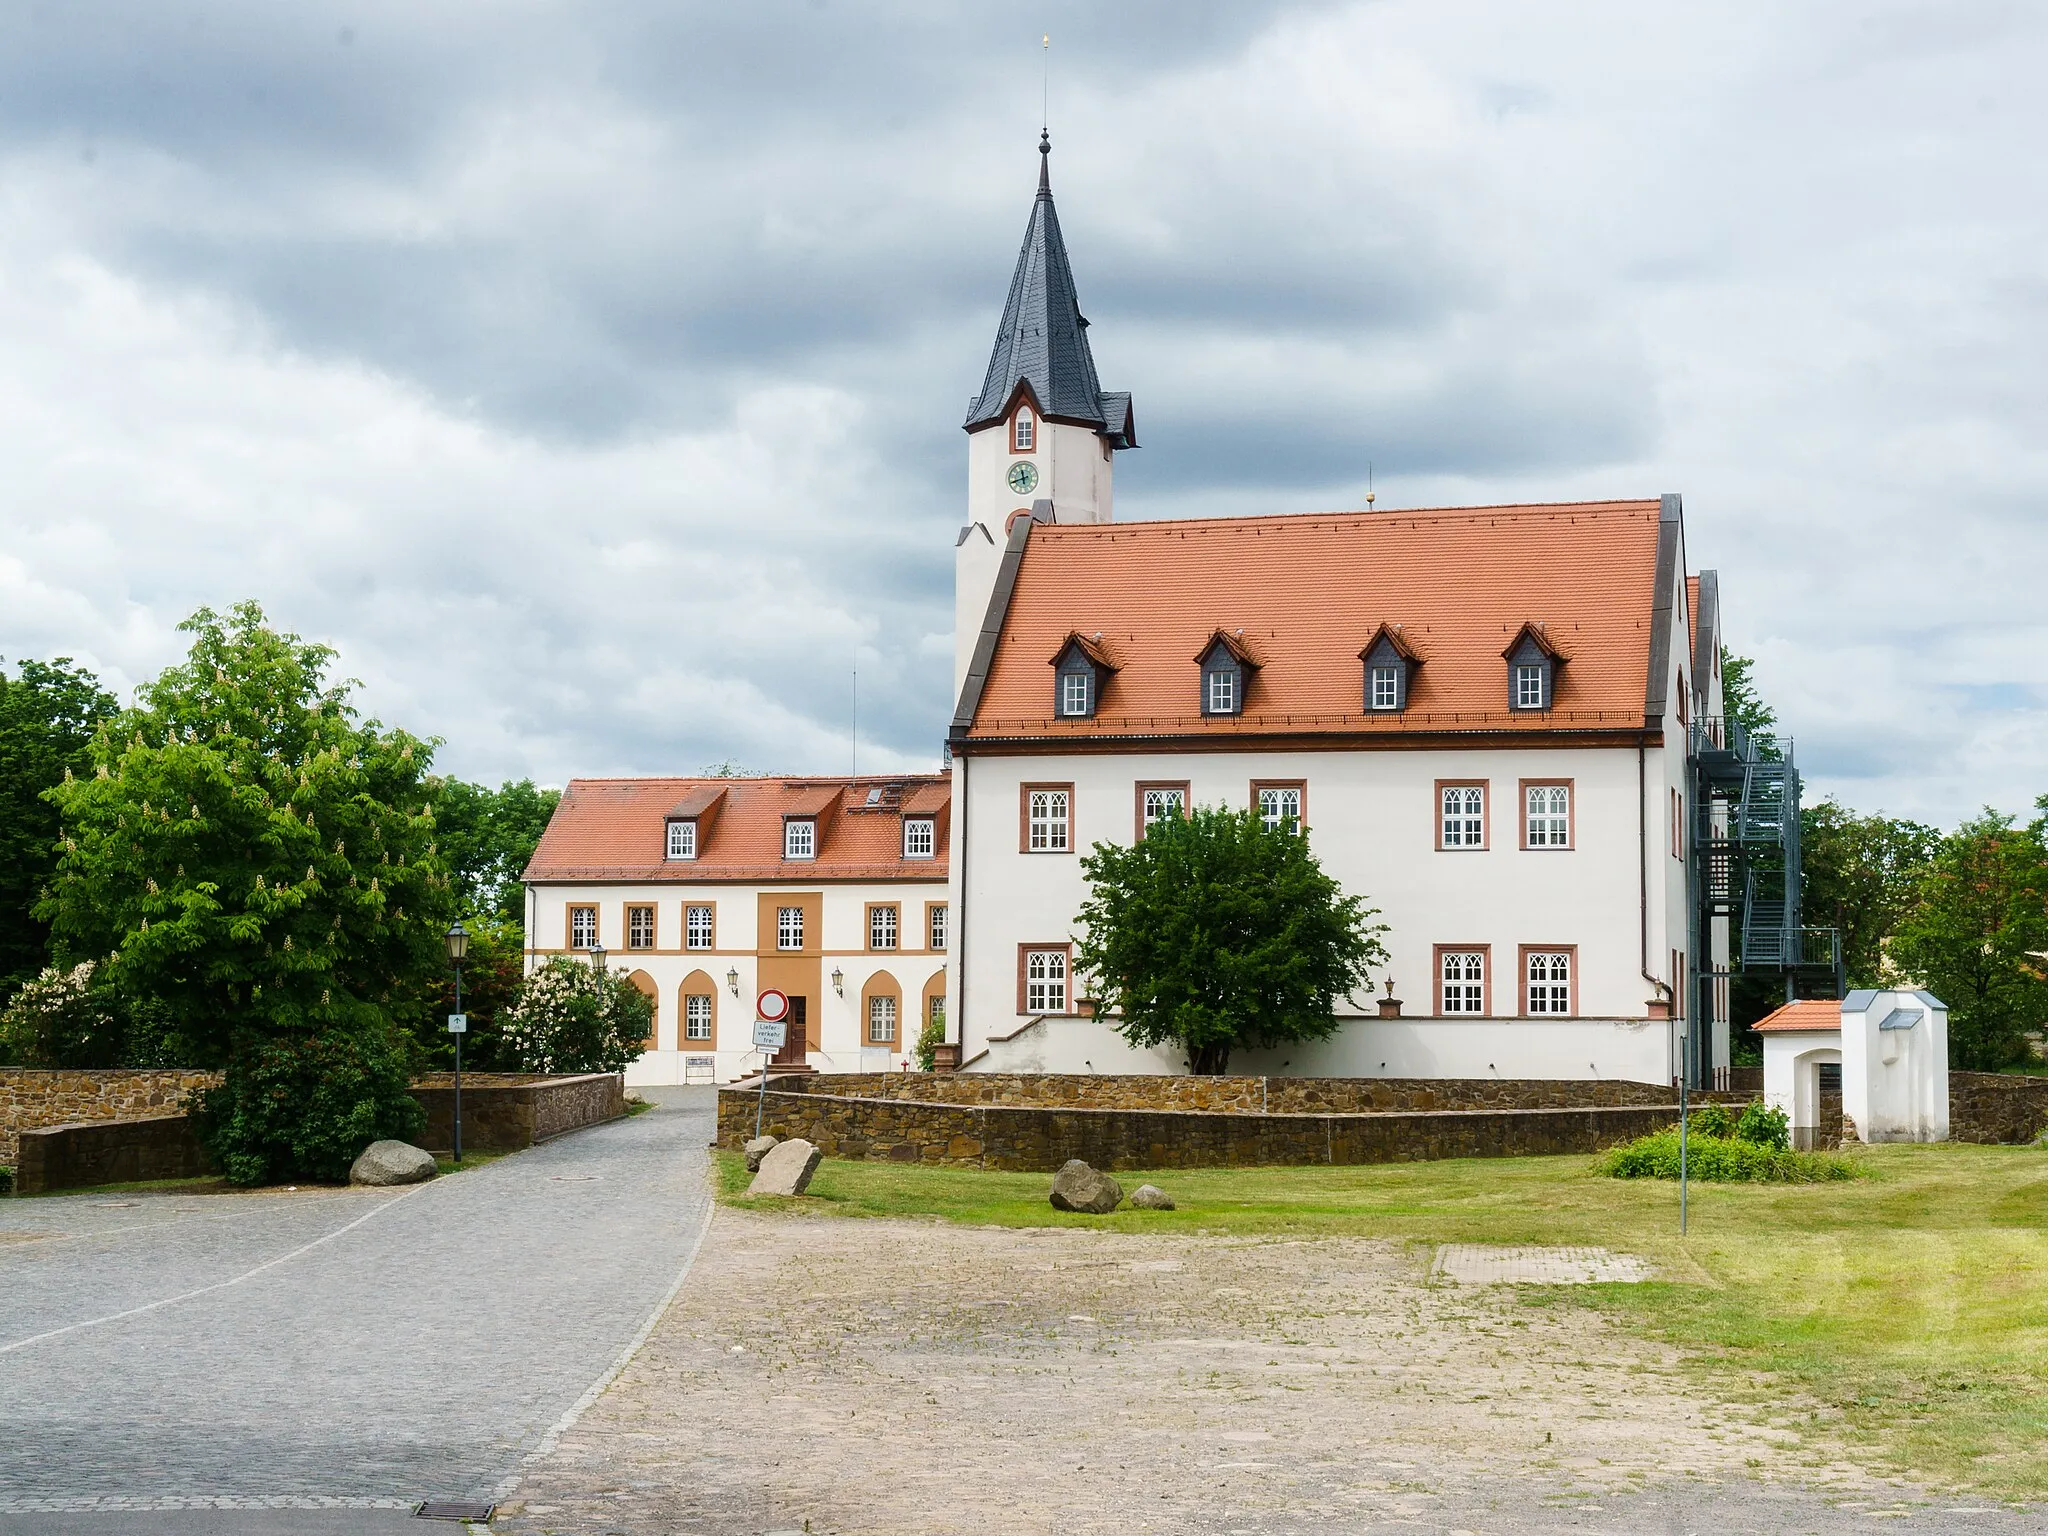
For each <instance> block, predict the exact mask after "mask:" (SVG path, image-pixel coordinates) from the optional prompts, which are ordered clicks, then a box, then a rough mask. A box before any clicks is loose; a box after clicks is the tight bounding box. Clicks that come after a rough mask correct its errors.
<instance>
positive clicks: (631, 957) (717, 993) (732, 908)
mask: <svg viewBox="0 0 2048 1536" xmlns="http://www.w3.org/2000/svg"><path fill="white" fill-rule="evenodd" d="M764 892H769V893H780V894H786V895H801V894H817V895H818V896H820V898H821V905H820V916H821V918H822V922H823V934H822V936H821V941H820V948H821V953H820V954H819V955H818V963H819V978H820V986H819V988H818V997H817V1000H816V1002H815V1004H814V1007H815V1010H816V1011H815V1013H814V1016H813V1020H812V1022H813V1025H814V1031H813V1032H814V1033H815V1034H816V1036H817V1039H818V1049H817V1050H815V1051H813V1052H811V1055H810V1061H811V1065H813V1066H814V1067H816V1068H818V1070H820V1071H823V1072H860V1071H878V1070H882V1069H883V1068H884V1067H887V1068H891V1069H893V1068H895V1067H897V1066H899V1065H900V1064H901V1062H902V1060H903V1058H904V1057H905V1056H906V1055H908V1054H909V1053H910V1047H911V1046H912V1045H913V1044H914V1043H915V1041H916V1039H917V1031H918V1029H919V1028H920V1027H921V1025H922V1017H921V1009H922V1006H923V1003H922V1000H923V995H924V989H925V984H926V982H927V981H929V980H930V978H931V977H932V976H933V975H935V974H938V973H940V972H941V971H942V970H943V968H944V966H945V961H946V956H945V955H944V954H943V953H941V952H938V951H934V950H932V949H930V948H928V947H927V941H928V937H929V935H928V930H927V927H926V911H925V908H926V906H927V904H928V903H936V902H944V901H945V900H946V899H947V898H946V887H945V885H944V884H942V883H941V882H940V881H938V880H937V879H932V880H916V881H910V880H903V881H868V882H858V883H844V882H842V883H833V882H828V881H820V882H816V883H811V884H806V883H803V882H797V881H788V882H777V883H774V884H723V883H705V884H701V885H682V884H669V883H666V882H663V883H659V884H656V883H649V884H644V885H624V884H594V883H593V884H585V885H538V886H532V887H529V889H528V897H527V902H528V912H529V914H530V917H529V921H530V925H531V926H530V927H529V930H528V933H527V954H526V965H527V968H528V969H529V970H531V969H532V968H533V967H534V966H536V965H538V964H540V963H541V961H542V960H544V959H545V958H546V957H547V956H548V955H550V954H560V953H566V952H567V951H566V947H565V946H566V944H567V935H568V909H569V908H570V907H571V906H595V907H596V908H597V909H598V937H599V938H600V939H601V940H602V941H603V943H604V946H605V950H606V956H605V963H606V965H607V967H608V968H610V969H611V970H613V971H616V972H619V973H620V974H627V973H630V972H633V971H644V972H645V973H646V974H647V975H648V977H649V978H650V979H651V980H652V981H653V982H654V985H655V989H656V996H657V998H658V999H659V1002H660V1007H659V1012H658V1016H657V1018H656V1021H655V1028H656V1041H657V1044H656V1047H655V1049H653V1050H651V1051H648V1052H646V1053H645V1054H644V1055H642V1056H641V1058H640V1059H639V1060H638V1061H636V1062H635V1063H633V1064H632V1065H631V1066H629V1067H628V1068H627V1069H626V1081H627V1082H628V1083H631V1084H634V1085H636V1086H643V1085H644V1086H654V1085H663V1084H670V1083H680V1082H684V1081H686V1080H694V1079H693V1077H692V1074H691V1072H690V1070H689V1068H688V1065H687V1063H688V1062H689V1061H690V1060H691V1059H693V1058H694V1059H698V1060H701V1059H702V1058H705V1057H709V1058H711V1059H712V1061H713V1063H714V1065H713V1066H712V1068H711V1073H710V1080H713V1081H717V1082H731V1081H732V1080H733V1079H735V1078H739V1077H743V1076H746V1075H747V1074H748V1073H750V1072H752V1071H753V1070H754V1069H755V1068H756V1067H758V1066H759V1065H760V1062H761V1056H760V1054H759V1053H757V1052H756V1051H754V1050H753V1048H752V1044H751V1033H752V1028H753V1019H754V1009H753V1003H754V998H755V996H756V994H757V993H758V992H759V990H760V975H759V968H758V963H757V960H758V954H757V951H758V949H759V946H760V935H759V933H758V931H757V928H758V920H759V911H760V899H759V898H760V896H761V895H762V893H764ZM707 902H708V903H710V904H711V905H712V906H713V907H714V908H715V909H716V913H717V926H716V934H715V945H714V947H713V948H712V949H709V950H686V949H684V948H683V947H682V945H683V908H684V907H685V906H689V905H696V904H701V903H707ZM875 902H893V903H896V904H897V905H898V906H900V907H901V909H902V916H901V929H900V932H899V935H898V947H897V949H895V950H894V951H888V952H881V951H871V950H869V949H868V948H867V939H868V934H867V912H868V906H869V904H870V903H875ZM642 905H652V906H653V907H654V908H655V914H656V915H655V947H654V949H652V950H628V949H627V948H626V908H627V907H628V906H642ZM835 967H836V968H838V970H839V971H840V973H841V976H842V982H843V991H842V990H835V989H834V987H833V986H832V983H831V975H832V971H833V969H834V968H835ZM700 970H701V971H703V972H704V973H705V974H706V975H707V976H709V977H710V978H711V980H712V982H713V983H714V992H713V996H714V999H715V1006H714V1015H713V1017H714V1025H715V1035H716V1038H715V1040H714V1041H713V1044H712V1046H711V1048H709V1049H706V1048H704V1047H701V1046H699V1045H696V1044H694V1043H692V1042H689V1041H684V1040H681V1039H680V1032H681V1030H682V985H683V982H684V980H685V979H686V978H687V977H688V976H690V974H691V973H692V972H695V971H700ZM880 971H887V972H888V973H889V975H890V977H891V978H892V979H893V980H894V981H895V982H896V983H897V991H898V996H899V998H900V1001H901V1006H900V1008H899V1010H898V1016H897V1039H896V1044H895V1046H894V1048H892V1049H874V1048H870V1047H868V1045H867V1043H866V1041H865V1039H864V1034H865V1022H866V1021H865V1020H864V1019H863V1018H862V1017H861V998H862V997H863V996H864V995H865V994H866V991H867V984H868V982H869V980H870V979H871V978H872V977H873V976H874V975H875V974H876V973H877V972H880ZM734 973H737V978H738V980H737V989H736V990H735V988H734V986H733V985H732V983H731V982H729V980H728V978H729V977H730V976H732V975H733V974H734Z"/></svg>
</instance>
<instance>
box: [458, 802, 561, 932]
mask: <svg viewBox="0 0 2048 1536" xmlns="http://www.w3.org/2000/svg"><path fill="white" fill-rule="evenodd" d="M561 798H562V792H561V791H560V790H559V789H538V788H536V787H535V786H534V782H533V780H531V779H521V780H519V781H518V782H517V783H512V782H509V781H508V782H506V783H504V784H501V785H499V786H498V787H497V788H496V789H489V788H486V787H485V786H484V785H482V784H471V783H468V782H466V781H465V780H462V779H439V780H436V781H435V796H434V828H435V831H436V832H437V834H438V835H439V838H440V843H441V854H442V857H443V858H444V859H445V860H446V861H447V864H448V871H449V873H450V875H452V876H453V877H454V880H455V892H456V897H457V899H458V901H459V902H460V903H461V905H462V910H463V915H464V917H465V919H470V918H484V917H488V918H490V919H492V920H494V921H497V922H501V923H515V924H521V925H523V924H524V922H525V910H524V901H525V895H526V888H525V886H524V885H523V884H522V883H521V876H522V875H523V874H524V873H525V871H526V866H527V863H528V861H529V860H531V859H532V858H533V850H534V849H535V848H537V847H539V846H540V835H541V833H543V832H545V831H546V830H547V827H548V818H549V817H551V816H553V815H554V814H555V805H556V802H558V801H559V800H560V799H561Z"/></svg>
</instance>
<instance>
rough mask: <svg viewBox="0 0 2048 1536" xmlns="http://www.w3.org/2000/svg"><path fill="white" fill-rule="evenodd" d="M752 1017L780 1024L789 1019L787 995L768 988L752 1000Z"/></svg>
mask: <svg viewBox="0 0 2048 1536" xmlns="http://www.w3.org/2000/svg"><path fill="white" fill-rule="evenodd" d="M754 1017H755V1018H757V1019H769V1020H773V1021H775V1022H777V1023H780V1022H781V1021H782V1020H783V1019H786V1018H788V1017H789V994H788V993H786V992H778V991H776V990H775V988H773V987H770V988H768V989H767V990H766V991H765V992H763V993H762V994H761V995H760V996H759V997H758V998H756V999H755V1000H754Z"/></svg>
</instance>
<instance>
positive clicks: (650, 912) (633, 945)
mask: <svg viewBox="0 0 2048 1536" xmlns="http://www.w3.org/2000/svg"><path fill="white" fill-rule="evenodd" d="M655 910H656V909H655V907H654V906H653V904H652V903H644V902H634V903H633V904H632V905H630V906H628V907H627V908H626V948H628V949H643V950H644V949H659V948H660V947H661V941H660V938H659V937H658V935H659V933H660V929H659V928H658V926H657V923H658V919H657V918H656V916H655ZM641 912H645V913H646V914H647V942H646V943H645V944H641V943H637V942H635V935H634V932H633V926H634V925H633V918H634V916H635V914H637V913H641Z"/></svg>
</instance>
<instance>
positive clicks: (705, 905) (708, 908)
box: [683, 901, 718, 955]
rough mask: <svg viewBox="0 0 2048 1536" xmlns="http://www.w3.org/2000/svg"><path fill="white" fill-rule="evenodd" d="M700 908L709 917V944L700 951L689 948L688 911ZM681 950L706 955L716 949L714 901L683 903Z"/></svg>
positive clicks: (716, 920)
mask: <svg viewBox="0 0 2048 1536" xmlns="http://www.w3.org/2000/svg"><path fill="white" fill-rule="evenodd" d="M693 907H701V908H702V909H703V910H704V911H705V912H707V913H709V914H710V917H711V942H710V943H709V944H706V945H704V946H703V947H702V948H700V949H696V950H691V948H690V909H691V908H693ZM683 948H684V950H685V951H686V952H690V953H694V954H699V955H702V954H708V953H709V952H711V951H712V950H715V949H717V948H718V903H717V902H715V901H686V902H684V903H683Z"/></svg>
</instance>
